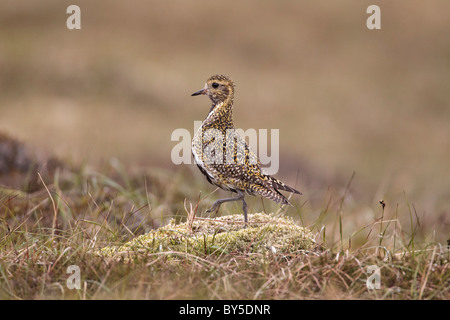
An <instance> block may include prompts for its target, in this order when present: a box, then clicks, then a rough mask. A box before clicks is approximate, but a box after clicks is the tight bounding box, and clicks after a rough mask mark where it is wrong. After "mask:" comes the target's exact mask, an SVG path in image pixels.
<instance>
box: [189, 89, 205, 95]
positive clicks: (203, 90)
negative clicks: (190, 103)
mask: <svg viewBox="0 0 450 320" xmlns="http://www.w3.org/2000/svg"><path fill="white" fill-rule="evenodd" d="M201 94H206V89H202V90H199V91H197V92H194V93H193V94H191V96H198V95H201Z"/></svg>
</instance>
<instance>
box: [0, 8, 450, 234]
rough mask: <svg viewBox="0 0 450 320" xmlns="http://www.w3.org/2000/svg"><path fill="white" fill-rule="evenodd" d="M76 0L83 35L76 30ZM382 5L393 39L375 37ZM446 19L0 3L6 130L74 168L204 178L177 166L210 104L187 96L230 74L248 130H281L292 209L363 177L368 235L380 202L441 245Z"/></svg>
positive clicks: (449, 26)
mask: <svg viewBox="0 0 450 320" xmlns="http://www.w3.org/2000/svg"><path fill="white" fill-rule="evenodd" d="M71 4H77V5H78V6H80V8H81V30H68V29H67V27H66V20H67V18H68V17H69V14H67V13H66V9H67V7H68V6H69V5H71ZM371 4H377V5H379V6H380V8H381V28H382V29H381V30H369V29H367V27H366V19H367V18H368V17H369V15H368V14H367V13H366V9H367V7H368V6H369V5H371ZM449 12H450V2H449V1H447V0H442V1H438V0H433V1H427V2H423V1H413V0H412V1H407V2H406V1H359V0H358V1H356V0H352V1H349V0H342V1H332V0H329V1H325V0H322V1H312V0H308V1H300V0H298V1H260V0H259V1H258V0H248V1H227V2H218V1H203V0H202V1H200V0H197V1H179V0H178V1H175V0H166V1H135V0H128V1H104V0H96V1H76V3H73V1H46V0H41V1H30V0H24V1H13V0H2V1H1V4H0V92H1V94H0V132H2V133H5V134H7V135H9V136H10V137H12V138H14V139H18V140H19V141H21V142H22V143H24V144H25V145H27V146H28V147H29V148H31V149H32V150H33V152H35V153H37V154H44V155H52V156H55V157H58V158H59V159H62V160H63V161H70V162H73V163H89V164H92V165H100V164H101V163H102V162H104V161H107V160H108V159H111V158H117V159H118V160H119V161H120V162H121V163H122V164H123V165H124V166H125V167H127V168H130V169H135V168H147V169H148V168H162V169H164V170H168V171H169V172H174V173H176V172H182V174H183V175H186V176H190V175H192V176H193V177H194V178H195V181H197V180H198V181H203V180H202V179H203V177H202V176H201V174H200V172H197V169H196V168H195V166H194V165H183V166H175V165H173V164H172V161H171V158H170V153H171V150H172V148H173V147H174V146H175V144H176V142H172V141H171V140H170V138H171V134H172V131H173V130H175V129H177V128H186V129H188V130H189V131H190V132H191V133H193V125H194V120H203V119H204V118H205V117H206V115H207V112H208V110H209V108H210V102H209V100H208V99H207V98H205V97H197V98H192V97H190V94H191V93H192V92H194V91H197V90H199V89H201V88H202V87H203V85H204V82H205V80H206V79H207V78H208V77H209V76H211V75H213V74H218V73H220V74H226V75H229V76H230V77H231V78H232V79H233V80H234V81H235V83H236V85H237V87H236V98H235V109H234V118H235V123H236V126H237V127H240V128H243V129H248V128H256V129H260V128H266V129H280V171H279V173H278V175H277V177H279V178H281V179H282V180H284V181H285V182H286V183H287V184H290V185H292V186H296V187H297V189H299V190H301V191H302V192H303V193H304V195H303V196H302V197H301V198H297V199H295V202H296V204H297V206H302V207H305V208H306V207H309V208H311V210H310V212H311V216H309V217H308V218H305V219H307V220H308V221H309V222H314V220H315V219H316V218H317V216H318V214H319V213H320V210H321V209H323V207H324V205H325V204H326V202H327V199H328V198H329V197H330V196H333V200H336V201H338V200H339V197H341V196H342V194H343V192H344V191H343V190H345V188H346V185H347V184H348V183H349V181H350V178H351V176H352V174H353V173H355V177H354V179H353V180H352V182H351V188H350V189H349V193H348V195H347V197H346V201H348V202H352V203H356V204H357V206H355V207H357V208H358V209H357V210H355V211H353V214H354V215H355V216H364V217H365V218H364V219H365V220H363V222H361V224H359V226H361V225H364V223H369V222H370V221H373V220H374V219H375V218H377V217H379V214H380V209H379V204H378V201H379V200H380V199H384V201H385V202H386V204H387V209H388V210H390V214H391V213H392V212H394V211H395V210H397V209H398V208H399V207H400V211H401V212H403V213H402V214H406V215H407V213H405V212H408V209H406V207H407V206H408V205H409V204H410V203H413V204H414V208H415V211H416V213H417V217H418V218H419V221H420V224H421V228H423V229H424V230H425V231H424V232H428V233H430V232H434V231H436V232H437V240H440V241H443V240H444V239H446V238H447V237H448V235H449V232H448V230H449V226H450V214H449V211H450V90H449V89H450V87H449V84H450V32H449V31H450V22H449V19H448V13H449ZM0 183H2V181H0ZM3 183H4V182H3ZM201 186H202V187H201V189H202V192H204V194H205V193H208V192H210V191H212V190H213V188H212V187H211V186H208V185H207V184H206V183H205V184H202V185H201ZM199 191H200V190H198V189H196V190H194V191H193V194H194V195H195V194H198V192H199ZM190 196H191V195H189V197H190ZM190 200H191V201H195V197H193V198H190ZM255 201H260V200H255ZM350 205H351V203H350V204H349V206H350ZM396 208H397V209H396ZM402 210H403V211H402ZM408 219H409V217H408ZM345 221H346V220H344V222H345ZM347 221H348V220H347Z"/></svg>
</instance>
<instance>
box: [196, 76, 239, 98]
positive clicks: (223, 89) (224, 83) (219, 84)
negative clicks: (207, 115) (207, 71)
mask: <svg viewBox="0 0 450 320" xmlns="http://www.w3.org/2000/svg"><path fill="white" fill-rule="evenodd" d="M201 94H204V95H207V96H208V97H209V98H210V99H211V101H212V102H213V104H218V103H220V102H224V101H226V100H228V99H231V100H232V99H233V97H234V82H233V81H232V80H231V79H230V78H229V77H227V76H224V75H214V76H212V77H210V78H209V79H208V80H206V83H205V87H204V88H203V89H202V90H199V91H197V92H194V93H193V94H192V96H198V95H201Z"/></svg>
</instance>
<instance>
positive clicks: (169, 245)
mask: <svg viewBox="0 0 450 320" xmlns="http://www.w3.org/2000/svg"><path fill="white" fill-rule="evenodd" d="M315 247H316V243H315V241H314V237H313V235H312V233H311V231H310V230H308V229H307V228H304V227H300V226H298V225H296V224H295V222H294V221H293V219H292V218H289V217H279V216H274V215H271V214H266V213H254V214H250V215H249V223H248V225H247V227H245V224H244V223H243V219H242V215H241V214H236V215H227V216H222V217H218V218H214V219H206V218H197V219H195V220H194V221H192V222H189V221H186V222H184V223H180V224H176V222H175V220H173V219H172V220H171V221H170V222H169V223H168V224H167V225H166V226H164V227H161V228H159V229H156V230H152V231H150V232H149V233H147V234H145V235H142V236H139V237H137V238H135V239H133V240H131V241H130V242H127V243H126V244H124V245H121V246H107V247H104V248H102V249H100V250H98V251H97V252H96V253H97V254H100V255H103V256H108V257H117V258H120V257H130V256H135V255H136V254H137V255H142V254H148V253H159V252H168V253H170V252H178V253H188V254H192V255H199V256H205V255H211V254H213V255H222V254H228V253H258V252H259V253H262V252H267V251H271V252H273V253H275V254H296V253H301V252H305V251H309V250H313V249H314V248H315Z"/></svg>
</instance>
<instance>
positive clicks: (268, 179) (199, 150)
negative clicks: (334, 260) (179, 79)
mask: <svg viewBox="0 0 450 320" xmlns="http://www.w3.org/2000/svg"><path fill="white" fill-rule="evenodd" d="M198 95H207V96H208V97H209V98H210V99H211V101H212V106H211V109H210V110H209V113H208V116H207V117H206V119H205V120H204V121H203V122H202V125H201V127H200V128H199V129H198V131H197V132H196V133H195V135H194V138H193V140H192V154H193V156H194V159H195V162H196V164H197V166H198V168H199V169H200V171H201V172H202V173H203V174H204V175H205V176H206V179H207V180H208V181H209V182H210V183H211V184H213V185H216V186H218V187H220V188H222V189H224V190H227V191H232V192H235V193H237V194H238V196H237V197H235V198H225V199H219V200H217V201H216V202H214V204H213V206H212V207H211V209H209V210H207V212H214V211H217V210H218V209H219V207H220V205H221V204H222V203H224V202H230V201H238V200H241V201H242V209H243V210H244V221H245V222H248V220H247V203H246V202H245V199H244V196H245V194H248V195H261V196H263V197H266V198H268V199H270V200H273V201H275V202H277V203H281V204H289V205H290V203H289V201H288V199H287V198H286V197H285V196H283V195H282V194H281V193H280V192H279V191H278V190H283V191H288V192H292V193H298V194H301V193H300V192H299V191H297V190H295V189H294V188H291V187H289V186H287V185H285V184H284V183H282V182H281V181H280V180H278V179H276V178H274V177H272V176H269V175H266V174H264V173H263V172H262V171H261V162H260V161H259V159H258V157H257V156H256V155H255V153H254V152H253V151H252V150H250V148H249V147H248V145H247V144H246V142H245V140H244V139H243V138H242V137H241V136H240V135H239V134H237V133H236V131H235V127H234V124H233V118H232V112H233V99H234V83H233V81H232V80H231V79H230V78H229V77H227V76H224V75H214V76H212V77H210V78H209V79H208V80H207V81H206V84H205V87H204V88H203V89H202V90H199V91H197V92H194V93H193V94H192V96H198Z"/></svg>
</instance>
